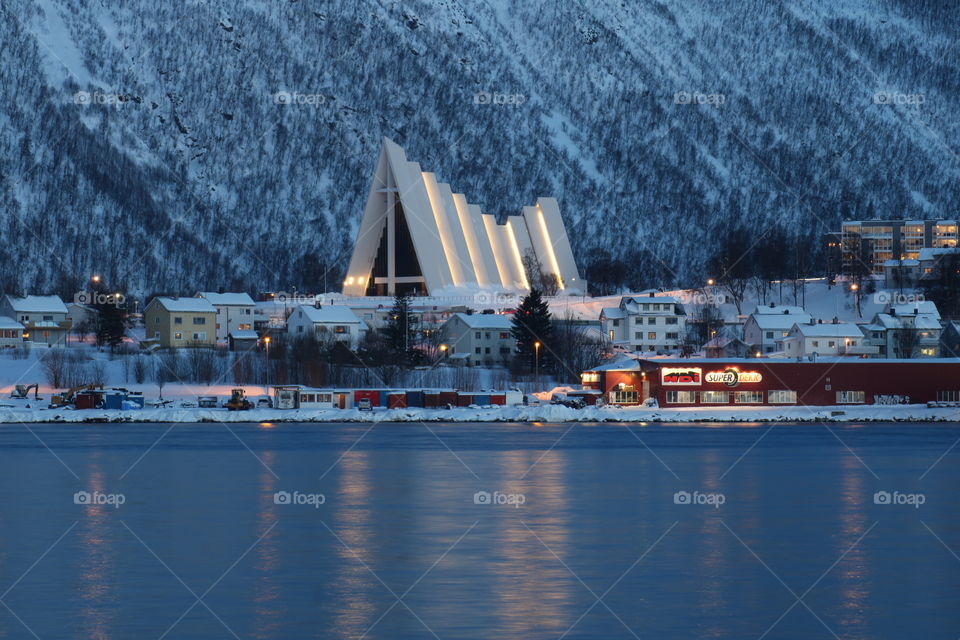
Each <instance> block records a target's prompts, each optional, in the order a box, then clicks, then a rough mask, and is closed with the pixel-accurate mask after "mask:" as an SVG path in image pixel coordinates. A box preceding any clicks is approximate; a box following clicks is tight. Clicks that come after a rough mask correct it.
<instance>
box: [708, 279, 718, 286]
mask: <svg viewBox="0 0 960 640" xmlns="http://www.w3.org/2000/svg"><path fill="white" fill-rule="evenodd" d="M714 284H716V280H714V279H713V278H707V286H710V287H712V286H713V285H714Z"/></svg>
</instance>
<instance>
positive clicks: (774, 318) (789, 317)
mask: <svg viewBox="0 0 960 640" xmlns="http://www.w3.org/2000/svg"><path fill="white" fill-rule="evenodd" d="M750 317H751V318H752V319H753V321H754V322H756V323H757V326H758V327H760V329H770V330H777V329H780V330H782V331H789V330H790V329H792V328H793V325H795V324H800V323H809V322H810V314H809V313H805V312H804V313H790V314H785V313H781V314H780V315H773V314H760V315H757V314H756V313H753V314H751V315H750Z"/></svg>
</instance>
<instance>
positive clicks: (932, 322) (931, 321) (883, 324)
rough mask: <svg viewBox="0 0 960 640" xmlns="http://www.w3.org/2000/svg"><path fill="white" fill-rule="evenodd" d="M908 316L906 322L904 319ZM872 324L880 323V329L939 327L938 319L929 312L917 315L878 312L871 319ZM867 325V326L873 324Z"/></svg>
mask: <svg viewBox="0 0 960 640" xmlns="http://www.w3.org/2000/svg"><path fill="white" fill-rule="evenodd" d="M905 318H909V319H910V321H909V322H908V323H904V319H905ZM873 320H874V321H873V325H880V328H881V329H940V328H941V327H940V321H939V320H938V319H937V318H934V317H933V316H932V315H929V314H920V315H918V316H912V315H911V316H905V315H896V316H892V315H890V314H888V313H878V314H877V315H876V317H875V318H874V319H873ZM873 325H868V326H873ZM872 330H875V329H872Z"/></svg>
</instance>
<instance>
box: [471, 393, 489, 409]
mask: <svg viewBox="0 0 960 640" xmlns="http://www.w3.org/2000/svg"><path fill="white" fill-rule="evenodd" d="M473 404H475V405H477V406H480V407H486V406H487V405H489V404H492V403H491V402H490V394H489V393H475V394H473Z"/></svg>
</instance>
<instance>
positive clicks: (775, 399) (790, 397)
mask: <svg viewBox="0 0 960 640" xmlns="http://www.w3.org/2000/svg"><path fill="white" fill-rule="evenodd" d="M767 402H769V403H770V404H796V403H797V392H796V391H788V390H785V389H778V390H776V391H768V392H767Z"/></svg>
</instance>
